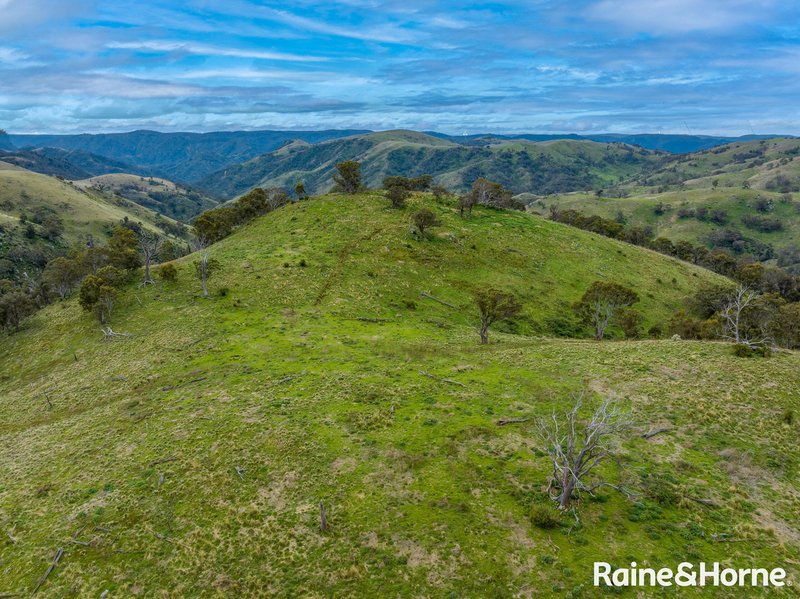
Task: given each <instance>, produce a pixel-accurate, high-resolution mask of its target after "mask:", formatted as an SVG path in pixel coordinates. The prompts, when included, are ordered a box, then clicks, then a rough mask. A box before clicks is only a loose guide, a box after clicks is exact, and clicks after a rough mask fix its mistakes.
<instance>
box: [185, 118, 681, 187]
mask: <svg viewBox="0 0 800 599" xmlns="http://www.w3.org/2000/svg"><path fill="white" fill-rule="evenodd" d="M668 157H670V155H669V154H667V153H666V152H661V151H655V150H647V149H645V148H642V147H639V146H632V145H628V144H622V143H613V144H609V143H599V142H593V141H586V140H555V141H544V142H534V141H528V140H506V139H499V138H491V139H488V138H487V139H485V140H484V141H483V143H480V144H479V143H470V144H467V145H465V144H461V143H456V142H455V141H452V140H451V139H449V138H443V137H434V136H431V135H426V134H424V133H419V132H416V131H404V130H399V131H383V132H381V133H369V134H366V135H357V136H352V137H346V138H343V139H336V140H329V141H326V142H322V143H318V144H308V143H304V142H299V141H298V142H294V143H291V144H288V145H286V146H284V147H282V148H280V149H278V150H275V151H273V152H270V153H268V154H264V155H262V156H258V157H257V158H253V159H252V160H249V161H247V162H243V163H241V164H238V165H234V166H229V167H226V168H224V169H222V170H220V171H218V172H216V173H212V174H211V175H209V176H207V177H205V178H204V179H201V180H200V181H197V182H196V185H197V186H198V187H200V188H201V189H204V190H207V191H209V192H210V193H211V194H212V195H215V196H218V197H223V198H232V197H235V196H237V195H239V194H241V193H244V192H246V191H247V190H249V189H252V188H253V187H284V188H288V189H291V188H293V187H294V185H295V184H296V183H297V182H298V181H303V182H304V184H305V187H306V191H308V192H309V193H312V194H319V193H325V192H327V191H329V190H330V187H331V185H332V175H333V171H334V169H335V167H336V163H338V162H341V161H342V160H357V161H359V162H361V168H362V172H363V175H364V182H365V184H366V185H368V186H369V187H380V186H381V183H382V181H383V179H384V178H385V177H387V176H390V175H403V176H409V177H414V176H419V175H422V174H430V175H433V177H434V181H435V182H436V183H438V184H441V185H444V186H446V187H448V188H449V189H452V190H456V191H462V190H464V189H466V188H468V187H469V186H470V185H472V182H473V181H475V179H477V178H478V177H486V178H488V179H491V180H493V181H497V182H499V183H502V184H503V185H505V186H506V187H508V188H510V189H511V190H513V191H514V192H515V193H521V192H535V193H539V194H548V193H557V192H563V191H573V190H576V189H591V188H594V187H597V186H602V187H607V186H613V185H615V184H617V183H618V182H619V181H621V180H624V179H626V178H629V177H631V176H634V175H637V174H640V173H642V172H646V171H648V170H650V169H652V168H655V167H657V166H659V165H660V164H661V163H662V162H663V161H664V160H666V159H667V158H668Z"/></svg>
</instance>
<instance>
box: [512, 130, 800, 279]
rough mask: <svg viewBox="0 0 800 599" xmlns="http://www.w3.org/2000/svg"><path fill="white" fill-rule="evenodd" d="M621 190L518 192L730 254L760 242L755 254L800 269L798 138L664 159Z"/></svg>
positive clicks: (543, 204) (539, 202) (543, 205)
mask: <svg viewBox="0 0 800 599" xmlns="http://www.w3.org/2000/svg"><path fill="white" fill-rule="evenodd" d="M622 189H623V190H624V191H625V192H626V194H623V195H625V197H621V198H618V197H614V198H609V197H602V196H603V195H604V194H601V197H597V195H596V194H587V193H569V194H562V195H560V196H551V197H546V198H545V197H538V198H534V197H531V196H525V197H524V198H522V199H525V200H526V201H530V202H532V203H533V205H534V207H535V209H537V210H539V211H542V210H543V209H549V207H550V206H552V205H556V206H558V207H560V208H561V209H569V208H573V209H576V210H579V211H581V212H583V213H585V214H596V215H599V216H603V217H604V218H610V219H617V220H621V221H624V222H625V223H627V224H629V225H637V226H642V225H649V226H651V227H653V229H654V232H655V235H656V236H663V237H667V238H668V239H672V240H674V241H677V240H687V241H691V242H693V243H700V244H704V245H707V246H709V247H726V248H728V249H730V250H731V251H733V252H734V253H738V252H739V250H738V249H737V246H736V245H735V244H737V243H738V244H740V245H744V246H747V247H751V246H758V247H759V248H760V251H759V252H758V253H756V257H757V258H759V259H762V260H766V261H772V262H778V263H779V264H780V265H781V266H784V267H786V268H789V269H790V270H792V271H793V272H800V201H798V200H799V199H800V196H798V193H797V192H798V190H800V140H797V139H773V140H767V141H758V142H748V143H736V144H731V145H727V146H721V147H718V148H715V149H713V150H708V151H705V152H699V153H697V154H692V155H689V156H683V157H679V158H673V159H669V160H668V161H667V166H665V167H663V168H661V169H658V170H655V171H653V172H652V173H650V174H648V175H645V176H642V177H639V178H636V179H635V180H631V181H629V182H628V183H626V184H625V185H623V186H622ZM617 191H619V190H617ZM742 240H743V241H742ZM719 244H721V245H719ZM725 244H728V245H725ZM728 246H730V247H728Z"/></svg>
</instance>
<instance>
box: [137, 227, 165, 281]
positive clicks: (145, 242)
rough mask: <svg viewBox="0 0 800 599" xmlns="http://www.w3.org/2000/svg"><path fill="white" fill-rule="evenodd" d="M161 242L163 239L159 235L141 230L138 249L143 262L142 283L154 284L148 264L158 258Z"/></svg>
mask: <svg viewBox="0 0 800 599" xmlns="http://www.w3.org/2000/svg"><path fill="white" fill-rule="evenodd" d="M163 244H164V239H163V238H162V237H160V236H159V235H154V234H152V233H147V232H143V233H142V236H141V237H139V251H140V252H141V254H142V260H143V262H144V281H142V285H154V284H155V281H153V278H152V277H151V276H150V265H151V264H152V263H153V262H154V261H155V260H157V259H158V253H159V252H160V251H161V246H162V245H163Z"/></svg>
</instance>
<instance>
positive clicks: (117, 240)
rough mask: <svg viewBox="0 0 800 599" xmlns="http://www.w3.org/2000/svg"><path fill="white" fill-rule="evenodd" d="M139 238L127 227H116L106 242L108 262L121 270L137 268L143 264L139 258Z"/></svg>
mask: <svg viewBox="0 0 800 599" xmlns="http://www.w3.org/2000/svg"><path fill="white" fill-rule="evenodd" d="M138 247H139V238H138V237H137V236H136V233H134V232H133V231H131V230H130V229H129V228H127V227H114V233H113V234H112V235H111V238H110V239H109V240H108V244H106V247H105V251H106V255H107V256H108V264H110V265H111V266H114V267H115V268H117V269H119V270H128V271H130V270H135V269H137V268H139V266H141V261H140V260H139V252H138V251H137V249H138Z"/></svg>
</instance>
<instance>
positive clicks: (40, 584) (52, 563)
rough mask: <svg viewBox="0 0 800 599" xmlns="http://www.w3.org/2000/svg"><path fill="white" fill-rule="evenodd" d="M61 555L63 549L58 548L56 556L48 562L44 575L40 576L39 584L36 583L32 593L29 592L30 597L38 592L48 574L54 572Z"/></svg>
mask: <svg viewBox="0 0 800 599" xmlns="http://www.w3.org/2000/svg"><path fill="white" fill-rule="evenodd" d="M62 555H64V548H63V547H59V548H58V549H57V550H56V554H55V555H54V556H53V561H52V562H50V565H49V566H48V568H47V571H46V572H45V573H44V576H42V577H41V578H40V579H39V582H37V583H36V586H35V587H33V591H32V592H31V595H35V594H36V591H38V590H39V588H40V587H41V586H42V585H43V584H44V581H45V580H47V577H48V576H50V573H51V572H52V571H53V570H55V568H56V566H57V565H58V562H59V560H60V559H61V556H62Z"/></svg>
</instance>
